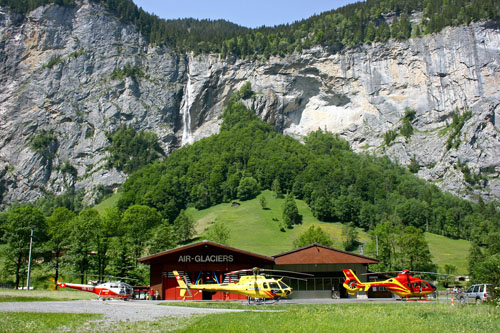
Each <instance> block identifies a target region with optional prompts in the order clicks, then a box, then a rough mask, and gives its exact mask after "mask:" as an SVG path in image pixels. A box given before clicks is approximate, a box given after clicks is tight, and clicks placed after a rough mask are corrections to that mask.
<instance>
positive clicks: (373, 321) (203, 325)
mask: <svg viewBox="0 0 500 333" xmlns="http://www.w3.org/2000/svg"><path fill="white" fill-rule="evenodd" d="M168 305H175V306H179V305H182V306H196V307H205V308H206V307H217V308H221V307H222V308H237V309H240V308H243V309H246V310H248V311H244V312H231V313H223V314H210V315H195V316H190V317H164V318H161V319H159V320H155V321H151V320H148V321H141V322H131V321H120V322H109V321H106V320H104V322H103V321H97V322H96V320H97V319H101V318H103V317H102V316H101V315H96V314H68V313H27V312H26V313H0V323H2V324H1V325H0V332H76V331H77V332H96V331H101V332H110V331H113V332H125V331H127V332H151V331H154V332H165V331H175V332H197V333H199V332H245V333H247V332H332V331H341V332H384V333H387V332H488V331H490V332H496V331H498V328H499V327H500V310H499V309H497V308H495V307H493V306H489V305H479V306H478V305H466V306H458V305H457V306H456V307H451V306H450V304H448V303H434V302H408V303H405V302H394V303H340V304H339V303H337V304H315V305H305V304H301V305H298V304H296V305H292V304H289V305H286V304H277V305H262V306H247V305H242V304H240V303H224V302H217V303H170V304H168Z"/></svg>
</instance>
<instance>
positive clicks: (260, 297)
mask: <svg viewBox="0 0 500 333" xmlns="http://www.w3.org/2000/svg"><path fill="white" fill-rule="evenodd" d="M246 272H252V273H253V275H243V276H241V277H240V279H239V281H237V282H229V283H217V284H190V283H188V282H187V280H186V278H185V277H181V276H180V275H179V273H178V272H177V271H173V273H174V276H175V279H176V280H177V283H178V284H179V286H178V287H177V288H179V289H180V296H181V297H185V295H186V292H187V293H188V294H189V295H190V296H192V293H191V290H202V291H212V292H223V293H236V294H241V295H245V296H247V297H248V303H249V304H252V303H257V304H261V303H265V302H266V300H273V301H279V300H280V299H281V298H288V297H289V296H290V295H291V294H292V288H290V287H289V286H287V285H286V284H285V283H284V282H283V281H281V280H282V279H283V277H284V276H282V277H281V278H280V279H274V278H272V276H274V275H269V274H265V273H264V274H261V272H283V273H292V274H301V275H306V276H313V275H312V274H307V273H299V272H291V271H282V270H273V269H264V268H258V267H254V268H251V269H241V270H237V271H232V272H229V273H225V274H224V275H226V276H231V275H233V274H239V273H246ZM268 276H271V277H268ZM288 278H293V279H299V280H301V279H300V278H296V277H288Z"/></svg>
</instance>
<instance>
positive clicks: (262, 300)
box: [248, 297, 279, 305]
mask: <svg viewBox="0 0 500 333" xmlns="http://www.w3.org/2000/svg"><path fill="white" fill-rule="evenodd" d="M278 301H279V298H273V299H266V298H257V297H248V304H250V305H262V304H274V303H275V302H278Z"/></svg>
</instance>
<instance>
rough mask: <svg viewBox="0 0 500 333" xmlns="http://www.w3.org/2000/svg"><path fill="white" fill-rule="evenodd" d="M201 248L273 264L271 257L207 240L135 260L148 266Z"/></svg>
mask: <svg viewBox="0 0 500 333" xmlns="http://www.w3.org/2000/svg"><path fill="white" fill-rule="evenodd" d="M202 246H204V247H207V246H209V247H212V248H216V249H221V250H226V251H229V252H234V253H237V254H241V255H243V256H247V257H254V258H256V259H260V260H263V261H265V262H267V263H269V264H273V263H274V259H273V258H272V257H268V256H264V255H261V254H257V253H253V252H249V251H245V250H241V249H237V248H235V247H231V246H227V245H224V244H219V243H215V242H212V241H209V240H204V241H201V242H196V243H192V244H188V245H184V246H180V247H176V248H174V249H170V250H166V251H163V252H159V253H155V254H152V255H150V256H146V257H142V258H139V259H137V261H139V262H142V263H144V264H150V263H151V262H152V261H156V260H155V259H158V258H161V257H165V256H170V255H172V254H176V253H178V252H183V251H186V250H189V249H194V248H198V247H202Z"/></svg>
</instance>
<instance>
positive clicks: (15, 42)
mask: <svg viewBox="0 0 500 333" xmlns="http://www.w3.org/2000/svg"><path fill="white" fill-rule="evenodd" d="M0 55H1V56H0V62H1V71H0V196H1V197H2V200H3V203H4V204H6V203H9V202H11V201H13V200H21V201H27V200H34V199H36V198H37V197H40V196H41V195H42V193H44V192H47V191H48V192H54V193H63V192H65V191H67V190H68V189H70V188H74V189H76V190H79V189H82V188H83V189H85V190H86V191H87V192H88V193H89V195H88V198H89V199H91V198H92V197H93V194H94V193H95V191H96V189H97V188H98V186H99V185H103V186H104V187H108V188H114V187H117V186H119V185H120V184H121V183H123V182H124V180H125V179H126V175H125V174H122V173H120V172H118V171H116V170H113V169H112V170H109V169H107V168H106V167H105V164H106V156H107V153H106V150H105V148H106V147H107V146H108V144H109V142H108V139H107V138H106V132H113V131H115V130H116V129H117V128H118V127H120V126H121V125H123V124H127V125H131V126H133V127H135V128H136V129H138V130H147V131H152V132H155V133H156V134H157V135H158V137H159V138H160V140H161V144H162V145H163V148H164V150H165V151H167V152H170V151H172V150H173V149H177V148H179V147H180V146H182V145H185V144H190V143H193V142H194V141H196V140H199V139H201V138H203V137H207V136H209V135H212V134H214V133H217V132H218V129H219V125H220V120H218V116H219V115H220V114H221V112H222V109H223V106H224V104H225V102H226V101H227V99H228V98H229V96H230V95H231V93H232V92H233V91H235V90H237V89H239V88H240V87H241V85H242V84H243V83H244V82H246V81H250V82H251V83H252V89H253V90H254V91H256V92H258V94H256V97H255V98H253V99H251V100H249V101H248V106H250V107H253V108H254V109H255V111H256V112H257V113H258V114H259V115H260V116H261V117H262V118H263V119H264V120H266V121H267V122H269V123H271V124H273V125H274V126H275V127H276V128H277V129H278V130H279V131H281V132H283V133H285V134H288V135H291V136H294V137H297V138H300V137H301V136H303V135H305V134H307V133H308V132H310V131H312V130H316V129H318V128H321V129H326V130H328V131H332V132H334V133H338V134H339V135H340V136H341V137H343V138H345V139H347V140H348V141H349V142H350V143H351V145H352V147H353V149H354V150H355V151H357V152H368V153H373V154H377V155H382V154H386V155H387V156H389V157H390V158H391V159H392V160H394V161H396V162H399V163H401V164H404V165H407V164H409V163H410V161H411V160H413V161H414V164H415V163H417V164H418V165H419V166H420V170H419V171H418V175H419V176H420V177H422V178H425V179H427V180H429V181H432V182H434V183H436V185H438V186H440V187H441V188H443V189H445V190H448V191H451V192H453V193H456V194H459V195H461V196H462V197H466V198H473V195H474V194H482V195H484V196H485V197H486V198H487V200H488V198H489V200H496V199H498V198H499V197H500V179H499V173H500V153H499V151H500V139H499V135H500V133H499V127H498V123H497V122H498V121H499V120H500V107H499V103H500V32H499V28H498V26H493V25H489V24H488V23H478V24H474V25H471V26H469V27H459V28H449V29H446V30H444V31H443V32H441V33H440V34H435V35H429V36H425V37H423V38H416V39H412V40H410V41H408V42H389V43H386V44H374V45H371V46H363V47H359V48H354V49H349V50H346V51H345V52H343V53H337V54H332V53H329V52H328V51H327V50H324V49H321V48H314V49H311V50H308V51H304V52H302V53H301V54H295V55H292V56H289V57H286V58H272V59H270V60H268V61H257V60H251V59H246V60H242V59H221V58H219V57H218V56H217V55H199V56H194V55H192V54H188V55H181V54H176V53H175V52H173V51H172V50H169V49H168V48H164V47H154V46H151V45H148V44H147V42H146V41H145V40H144V39H143V38H142V36H141V35H140V34H139V33H137V31H136V30H135V29H134V28H133V27H131V26H126V25H123V24H122V23H120V22H119V21H118V20H117V19H115V18H114V17H113V16H112V15H110V14H108V13H106V12H105V11H104V10H103V8H102V7H100V6H99V5H96V4H94V3H89V2H88V1H81V2H78V4H77V6H75V7H74V8H64V7H60V6H57V5H50V6H45V7H40V8H38V9H36V10H35V11H33V12H31V13H30V14H28V16H27V18H26V19H24V18H21V17H19V16H16V15H14V14H12V13H10V12H9V11H8V10H7V9H5V8H0ZM125 65H129V66H135V67H136V68H139V69H141V70H142V71H143V72H144V73H145V75H144V76H140V77H121V78H116V77H115V76H112V73H113V71H115V70H116V69H120V68H123V67H124V66H125ZM113 78H114V79H113ZM406 107H410V108H413V109H414V110H415V111H416V118H415V120H413V122H412V126H413V128H414V134H413V135H412V136H411V137H410V138H408V139H406V138H404V137H402V136H398V137H397V138H396V139H395V140H394V141H393V142H392V143H391V144H390V145H386V144H385V143H384V134H385V133H386V132H387V131H389V130H394V131H396V132H397V131H398V130H399V128H400V127H401V126H402V118H403V116H404V113H405V108H406ZM457 108H458V109H459V110H469V111H470V112H471V117H469V118H468V119H467V121H466V122H465V124H464V126H463V127H462V129H461V130H460V132H459V133H457V134H456V137H455V141H454V142H458V143H457V144H456V145H455V147H456V148H455V147H452V148H450V149H447V145H446V142H447V140H448V137H449V136H450V135H451V132H452V130H450V128H449V126H448V125H449V124H450V123H451V115H452V112H453V111H454V110H455V109H457ZM44 133H51V135H52V136H54V137H55V138H56V139H57V140H53V141H52V142H51V144H50V145H49V146H47V147H46V149H45V150H44V153H42V152H41V151H40V149H38V150H36V149H34V148H33V147H32V145H30V142H32V139H33V138H34V137H37V136H40V135H43V134H44ZM68 165H70V166H72V167H73V168H74V169H75V170H76V174H75V173H74V172H68V168H65V167H64V166H68ZM465 167H467V168H468V169H470V170H471V172H472V174H476V175H478V177H477V178H480V181H479V183H478V184H476V185H474V186H472V185H471V184H470V183H467V182H466V181H465V179H464V172H463V170H464V168H465Z"/></svg>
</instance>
